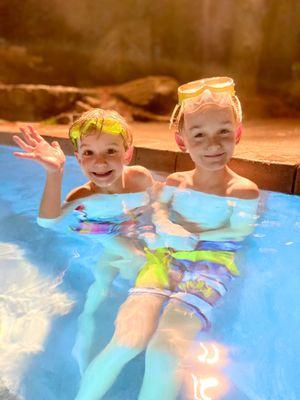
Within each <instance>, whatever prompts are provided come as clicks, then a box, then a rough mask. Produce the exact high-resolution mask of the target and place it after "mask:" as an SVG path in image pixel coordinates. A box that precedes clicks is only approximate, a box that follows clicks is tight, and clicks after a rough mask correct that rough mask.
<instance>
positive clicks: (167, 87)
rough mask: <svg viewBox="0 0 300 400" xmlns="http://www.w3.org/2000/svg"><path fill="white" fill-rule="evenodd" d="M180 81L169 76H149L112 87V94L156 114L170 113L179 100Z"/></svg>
mask: <svg viewBox="0 0 300 400" xmlns="http://www.w3.org/2000/svg"><path fill="white" fill-rule="evenodd" d="M177 88H178V82H177V81H176V80H175V79H173V78H170V77H167V76H148V77H147V78H143V79H136V80H133V81H131V82H128V83H124V84H123V85H119V86H116V87H115V88H113V89H112V92H111V93H112V94H113V95H115V96H117V97H118V98H120V99H121V100H123V101H124V102H125V103H128V104H131V105H133V106H138V107H142V108H144V109H146V110H147V111H150V112H152V113H154V114H169V113H170V112H171V111H172V108H173V107H174V105H175V104H176V101H177Z"/></svg>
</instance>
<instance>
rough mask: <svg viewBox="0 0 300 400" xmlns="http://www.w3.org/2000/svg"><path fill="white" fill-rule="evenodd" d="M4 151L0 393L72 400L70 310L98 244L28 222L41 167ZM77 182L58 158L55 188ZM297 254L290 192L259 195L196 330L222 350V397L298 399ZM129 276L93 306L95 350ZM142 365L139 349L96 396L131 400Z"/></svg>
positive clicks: (298, 232) (76, 307)
mask: <svg viewBox="0 0 300 400" xmlns="http://www.w3.org/2000/svg"><path fill="white" fill-rule="evenodd" d="M12 151H13V148H9V147H1V148H0V168H1V178H0V221H1V225H0V274H1V284H0V290H1V293H0V298H1V303H0V323H1V325H0V369H1V380H0V393H1V385H2V386H5V387H6V388H8V389H9V391H10V393H12V394H15V395H17V396H18V397H17V398H23V399H26V400H41V399H43V400H54V399H55V400H72V399H73V398H74V397H75V394H76V393H77V391H78V387H79V382H80V374H79V370H78V367H77V364H76V361H75V360H74V358H73V357H72V355H71V350H72V347H73V345H74V341H75V337H76V328H77V317H78V315H79V314H80V313H81V311H82V307H83V304H84V300H85V295H86V292H87V290H88V288H89V286H90V285H91V283H92V282H93V275H92V273H91V270H90V266H91V265H92V264H93V262H95V261H96V258H97V257H99V254H101V246H100V245H99V244H92V243H91V242H90V241H87V240H85V239H84V238H81V237H74V236H73V237H72V238H69V237H66V236H65V235H63V234H59V233H54V232H51V231H48V230H44V229H42V228H40V227H39V226H38V225H37V224H36V213H37V209H38V205H39V201H40V197H41V192H42V188H43V182H44V172H43V170H42V168H41V167H39V166H38V165H36V164H35V163H33V162H30V161H27V162H26V161H22V160H18V159H15V158H13V156H12V155H11V153H12ZM84 181H85V178H84V177H83V176H82V175H81V172H80V170H79V168H78V166H77V164H76V161H75V160H74V158H72V157H68V159H67V166H66V171H65V176H64V183H63V195H65V194H66V193H67V192H68V191H69V190H70V189H72V188H74V187H75V186H78V185H80V184H82V183H83V182H84ZM299 255H300V198H299V196H289V195H284V194H279V193H268V192H264V193H263V201H262V206H261V216H260V219H259V220H258V225H257V227H256V230H255V232H254V234H253V235H252V236H251V237H250V238H248V239H247V240H246V242H245V247H244V249H243V250H242V252H241V253H240V254H239V266H240V269H241V271H242V278H241V279H239V280H237V281H236V283H235V284H234V286H233V288H232V292H231V293H230V294H229V295H228V296H226V297H225V299H224V301H223V302H222V304H221V305H220V306H219V307H218V308H217V309H216V310H215V314H214V321H213V328H212V330H211V331H210V332H209V336H208V337H207V336H204V335H202V336H201V335H200V337H199V341H201V340H214V341H217V342H218V343H221V344H222V345H224V346H226V347H227V348H228V349H229V362H228V364H227V366H226V367H225V368H224V373H225V374H226V375H227V376H228V378H229V379H230V381H231V382H232V389H231V392H230V394H228V395H227V396H225V397H224V399H225V398H226V399H230V400H235V399H236V400H243V399H251V400H281V399H282V400H283V399H284V400H294V399H295V400H298V399H299V398H300V380H299V375H300V366H299V359H300V340H299V331H300V296H299V283H300V263H299ZM131 283H132V282H127V281H125V280H123V279H120V278H118V279H116V281H115V282H114V285H113V287H112V289H111V291H110V294H109V296H108V298H107V300H106V301H105V302H104V304H103V305H102V306H101V307H100V309H99V312H98V313H97V316H96V319H97V326H98V332H97V335H96V336H97V338H98V340H97V342H96V343H95V348H94V351H95V354H96V352H98V351H99V350H100V349H101V348H103V346H104V345H105V344H106V343H107V342H108V340H109V339H110V337H111V334H112V332H113V321H114V316H115V314H116V312H117V310H118V307H119V305H120V304H121V303H122V301H124V299H125V298H126V296H127V290H128V288H129V287H130V284H131ZM143 364H144V355H143V354H142V355H140V356H138V357H137V358H136V359H134V360H133V361H132V362H130V363H129V364H128V365H127V367H126V368H125V369H124V371H123V372H122V373H121V375H120V377H119V378H118V380H117V382H116V383H115V385H114V386H113V388H112V389H111V390H110V391H109V392H108V393H107V395H106V396H105V397H104V399H105V400H115V399H122V400H127V399H128V400H135V399H136V398H137V395H138V391H139V388H140V385H141V381H142V377H143V370H144V366H143ZM1 398H2V397H1ZM166 400H167V399H166Z"/></svg>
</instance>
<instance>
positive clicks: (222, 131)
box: [220, 129, 231, 135]
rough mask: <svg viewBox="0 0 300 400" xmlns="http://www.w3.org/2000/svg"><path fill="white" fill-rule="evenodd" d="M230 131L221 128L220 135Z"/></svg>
mask: <svg viewBox="0 0 300 400" xmlns="http://www.w3.org/2000/svg"><path fill="white" fill-rule="evenodd" d="M230 132H231V131H230V130H229V129H221V130H220V133H221V135H226V134H227V133H230Z"/></svg>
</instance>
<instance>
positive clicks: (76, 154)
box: [74, 150, 81, 163]
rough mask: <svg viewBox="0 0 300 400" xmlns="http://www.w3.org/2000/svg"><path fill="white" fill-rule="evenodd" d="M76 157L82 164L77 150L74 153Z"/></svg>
mask: <svg viewBox="0 0 300 400" xmlns="http://www.w3.org/2000/svg"><path fill="white" fill-rule="evenodd" d="M74 156H75V157H76V159H77V161H78V162H79V163H80V161H81V160H80V157H79V153H78V151H77V150H75V151H74Z"/></svg>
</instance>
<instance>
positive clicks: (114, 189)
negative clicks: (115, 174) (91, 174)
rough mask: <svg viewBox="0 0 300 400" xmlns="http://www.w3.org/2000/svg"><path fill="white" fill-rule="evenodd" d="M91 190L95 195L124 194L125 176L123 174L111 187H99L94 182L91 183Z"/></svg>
mask: <svg viewBox="0 0 300 400" xmlns="http://www.w3.org/2000/svg"><path fill="white" fill-rule="evenodd" d="M91 189H92V191H93V192H94V193H103V194H117V193H124V190H125V179H124V174H122V175H121V176H120V177H119V178H118V179H117V180H116V181H115V182H113V183H112V184H111V185H109V186H97V185H96V184H95V183H94V182H91Z"/></svg>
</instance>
